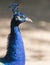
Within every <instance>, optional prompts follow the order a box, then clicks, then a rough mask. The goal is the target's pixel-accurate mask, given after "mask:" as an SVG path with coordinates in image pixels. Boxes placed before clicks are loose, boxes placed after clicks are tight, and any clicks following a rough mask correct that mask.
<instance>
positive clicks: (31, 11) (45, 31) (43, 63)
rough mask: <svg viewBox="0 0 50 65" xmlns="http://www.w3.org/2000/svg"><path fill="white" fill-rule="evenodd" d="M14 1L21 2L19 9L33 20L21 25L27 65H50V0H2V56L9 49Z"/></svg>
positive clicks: (0, 27)
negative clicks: (10, 6)
mask: <svg viewBox="0 0 50 65" xmlns="http://www.w3.org/2000/svg"><path fill="white" fill-rule="evenodd" d="M12 3H19V4H20V7H19V10H20V11H22V12H23V13H25V14H26V15H27V16H28V17H30V18H31V19H32V21H33V22H32V23H30V22H29V23H28V22H26V23H23V24H21V25H20V29H21V33H22V36H23V41H24V46H25V53H26V65H50V0H0V57H4V56H5V55H6V51H7V41H8V39H7V38H8V34H9V33H10V22H11V19H12V15H13V14H12V12H11V10H10V8H9V5H10V4H12Z"/></svg>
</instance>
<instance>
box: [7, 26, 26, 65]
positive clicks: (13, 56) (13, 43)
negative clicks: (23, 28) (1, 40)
mask: <svg viewBox="0 0 50 65" xmlns="http://www.w3.org/2000/svg"><path fill="white" fill-rule="evenodd" d="M7 58H8V60H16V61H20V62H21V63H23V64H22V65H24V64H25V52H24V45H23V41H22V36H21V33H20V30H19V27H18V26H15V27H13V28H12V29H11V33H10V36H9V43H8V51H7Z"/></svg>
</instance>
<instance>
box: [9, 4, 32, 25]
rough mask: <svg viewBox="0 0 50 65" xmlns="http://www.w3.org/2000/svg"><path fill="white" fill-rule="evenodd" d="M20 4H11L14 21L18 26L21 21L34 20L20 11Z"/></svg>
mask: <svg viewBox="0 0 50 65" xmlns="http://www.w3.org/2000/svg"><path fill="white" fill-rule="evenodd" d="M18 6H19V4H11V6H10V7H11V9H12V12H13V19H12V21H13V23H14V24H15V25H17V26H18V25H19V24H20V23H23V22H32V20H31V19H30V18H28V17H27V16H26V15H25V14H23V13H22V12H19V10H18Z"/></svg>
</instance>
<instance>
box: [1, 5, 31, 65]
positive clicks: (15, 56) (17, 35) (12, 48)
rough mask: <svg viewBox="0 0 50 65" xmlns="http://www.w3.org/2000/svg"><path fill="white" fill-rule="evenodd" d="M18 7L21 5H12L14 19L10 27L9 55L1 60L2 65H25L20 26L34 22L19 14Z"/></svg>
mask: <svg viewBox="0 0 50 65" xmlns="http://www.w3.org/2000/svg"><path fill="white" fill-rule="evenodd" d="M18 6H19V4H11V5H10V8H11V10H12V12H13V18H12V20H11V25H10V29H11V30H10V34H9V37H8V47H7V54H6V56H5V57H4V58H0V65H25V50H24V44H23V40H22V36H21V32H20V29H19V25H20V24H21V23H23V22H26V21H30V22H32V20H31V19H30V18H28V17H27V16H26V15H25V14H23V13H22V12H19V10H18Z"/></svg>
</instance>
